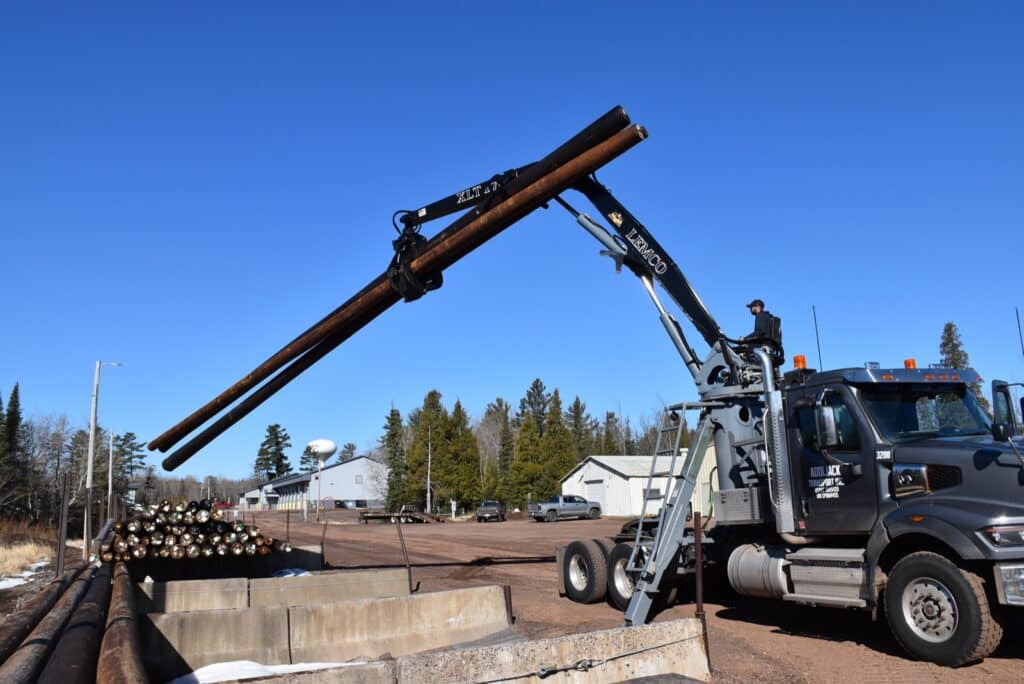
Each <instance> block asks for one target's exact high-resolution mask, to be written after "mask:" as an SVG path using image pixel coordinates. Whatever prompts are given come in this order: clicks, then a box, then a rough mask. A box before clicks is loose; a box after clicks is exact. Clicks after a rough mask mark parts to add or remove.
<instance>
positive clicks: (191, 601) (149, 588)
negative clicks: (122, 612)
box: [135, 577, 249, 613]
mask: <svg viewBox="0 0 1024 684" xmlns="http://www.w3.org/2000/svg"><path fill="white" fill-rule="evenodd" d="M135 586H136V587H137V592H136V594H135V605H136V606H137V608H138V611H139V612H140V613H179V612H182V611H192V610H228V609H231V608H247V607H248V606H249V580H247V579H246V578H245V577H234V578H231V579H210V580H175V581H171V582H139V583H137V584H136V585H135Z"/></svg>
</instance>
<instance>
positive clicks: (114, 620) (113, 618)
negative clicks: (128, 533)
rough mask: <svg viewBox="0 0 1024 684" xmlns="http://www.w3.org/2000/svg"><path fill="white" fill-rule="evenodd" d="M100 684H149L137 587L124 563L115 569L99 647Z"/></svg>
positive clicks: (118, 564)
mask: <svg viewBox="0 0 1024 684" xmlns="http://www.w3.org/2000/svg"><path fill="white" fill-rule="evenodd" d="M96 681H97V682H133V683H137V684H148V682H149V676H148V675H147V674H146V668H145V666H144V665H143V664H142V647H141V646H140V645H139V627H138V617H137V616H136V613H135V587H134V586H133V585H132V578H131V575H130V574H129V572H128V568H127V567H125V564H124V563H117V564H116V565H115V566H114V585H113V588H112V590H111V597H110V610H109V612H108V614H107V628H106V631H105V632H104V633H103V642H102V644H101V645H100V655H99V663H98V664H97V667H96Z"/></svg>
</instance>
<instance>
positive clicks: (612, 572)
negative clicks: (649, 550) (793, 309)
mask: <svg viewBox="0 0 1024 684" xmlns="http://www.w3.org/2000/svg"><path fill="white" fill-rule="evenodd" d="M632 553H633V542H622V543H619V544H616V545H615V546H614V547H613V548H612V550H611V553H609V554H608V594H607V598H608V603H610V604H611V605H612V607H614V608H616V609H618V610H621V611H625V610H626V608H627V607H628V606H629V601H630V599H632V598H633V577H632V573H628V572H626V565H627V564H628V563H629V557H630V555H632Z"/></svg>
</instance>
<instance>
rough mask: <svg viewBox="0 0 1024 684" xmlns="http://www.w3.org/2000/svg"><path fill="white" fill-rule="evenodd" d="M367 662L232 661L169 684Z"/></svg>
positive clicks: (203, 683) (193, 683)
mask: <svg viewBox="0 0 1024 684" xmlns="http://www.w3.org/2000/svg"><path fill="white" fill-rule="evenodd" d="M365 664H366V661H362V660H361V661H352V662H348V663H295V664H294V665H261V664H260V663H257V662H254V661H252V660H232V661H230V662H227V663H214V664H212V665H206V666H205V667H201V668H199V669H198V670H196V671H194V672H192V673H190V674H187V675H182V676H181V677H178V678H176V679H172V680H171V681H170V683H169V684H212V683H213V682H229V681H234V680H236V679H251V678H255V677H272V676H274V675H282V674H292V673H295V672H314V671H316V670H327V669H330V668H333V667H347V666H349V665H365Z"/></svg>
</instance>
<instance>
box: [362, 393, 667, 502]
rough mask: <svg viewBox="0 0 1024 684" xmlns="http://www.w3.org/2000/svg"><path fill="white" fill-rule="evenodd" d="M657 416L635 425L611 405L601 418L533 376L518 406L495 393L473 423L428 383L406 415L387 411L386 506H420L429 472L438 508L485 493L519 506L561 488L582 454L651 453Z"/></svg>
mask: <svg viewBox="0 0 1024 684" xmlns="http://www.w3.org/2000/svg"><path fill="white" fill-rule="evenodd" d="M513 406H515V407H516V408H515V409H513ZM657 419H658V416H657V415H652V416H651V417H650V418H649V419H645V420H643V421H642V424H641V425H639V426H637V427H636V428H634V427H633V426H632V425H631V424H630V421H629V419H628V418H623V417H622V416H620V415H619V414H618V413H616V412H614V411H608V412H606V413H605V414H604V415H603V417H602V420H598V419H597V418H595V417H594V416H592V415H591V413H590V412H589V410H588V409H587V405H586V403H584V402H583V400H582V399H581V398H580V397H578V396H574V397H573V398H572V400H571V401H568V400H566V399H563V396H562V394H561V392H560V391H559V390H558V389H557V388H555V389H552V390H549V389H548V388H547V387H546V386H545V384H544V382H543V381H542V380H541V379H540V378H537V379H536V380H534V381H533V382H532V383H531V384H530V385H529V387H528V388H527V389H526V391H525V394H524V396H523V397H522V398H521V399H519V400H518V402H517V403H516V404H513V403H512V402H510V401H509V400H507V399H505V398H503V397H497V398H495V399H494V400H493V401H491V402H489V403H488V404H487V406H486V407H485V408H484V410H483V414H482V415H481V417H480V418H479V419H478V420H476V421H475V422H474V421H473V420H472V419H471V418H470V416H469V414H468V413H467V411H466V408H465V407H464V406H463V405H462V403H461V402H460V401H458V400H456V401H455V403H454V404H453V405H452V406H451V408H449V407H448V406H447V405H446V403H445V402H444V401H443V398H442V395H441V392H440V391H439V390H436V389H433V390H430V391H429V392H428V393H427V395H426V396H425V397H424V399H423V404H422V405H421V406H418V407H416V408H414V409H412V410H411V411H410V412H409V413H408V415H407V416H406V417H405V419H403V417H402V414H401V413H400V412H399V411H398V409H396V408H392V409H391V411H390V412H389V413H388V415H387V416H386V417H385V422H384V425H383V434H382V436H381V437H380V440H379V446H378V449H377V456H378V457H379V458H380V460H382V461H383V462H384V463H386V464H387V466H388V482H387V485H388V486H387V490H388V491H387V505H388V508H389V509H391V510H396V509H397V508H399V507H400V506H402V505H404V504H411V505H413V506H416V507H417V508H420V509H422V508H423V507H424V506H425V505H426V500H427V479H428V478H427V474H428V470H429V474H430V478H429V479H430V490H431V500H432V502H433V508H434V509H435V510H442V511H447V510H448V505H449V503H448V502H449V501H450V500H455V501H456V502H457V505H458V507H459V508H461V509H469V508H472V507H473V506H475V505H476V503H477V502H479V501H480V500H482V499H499V500H501V501H504V502H506V503H507V504H508V505H509V506H510V507H512V506H519V507H522V506H524V505H525V504H526V503H527V502H529V501H536V500H538V499H546V498H547V497H549V496H551V495H552V494H556V493H558V492H559V491H560V489H561V484H560V483H561V479H562V477H563V476H564V475H565V474H566V473H568V472H569V471H570V470H571V469H572V468H573V466H575V465H576V464H577V463H579V462H580V461H582V460H583V459H585V458H586V457H587V456H590V455H593V454H627V455H629V454H650V453H652V452H653V451H654V444H655V440H656V438H657V424H656V421H657Z"/></svg>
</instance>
